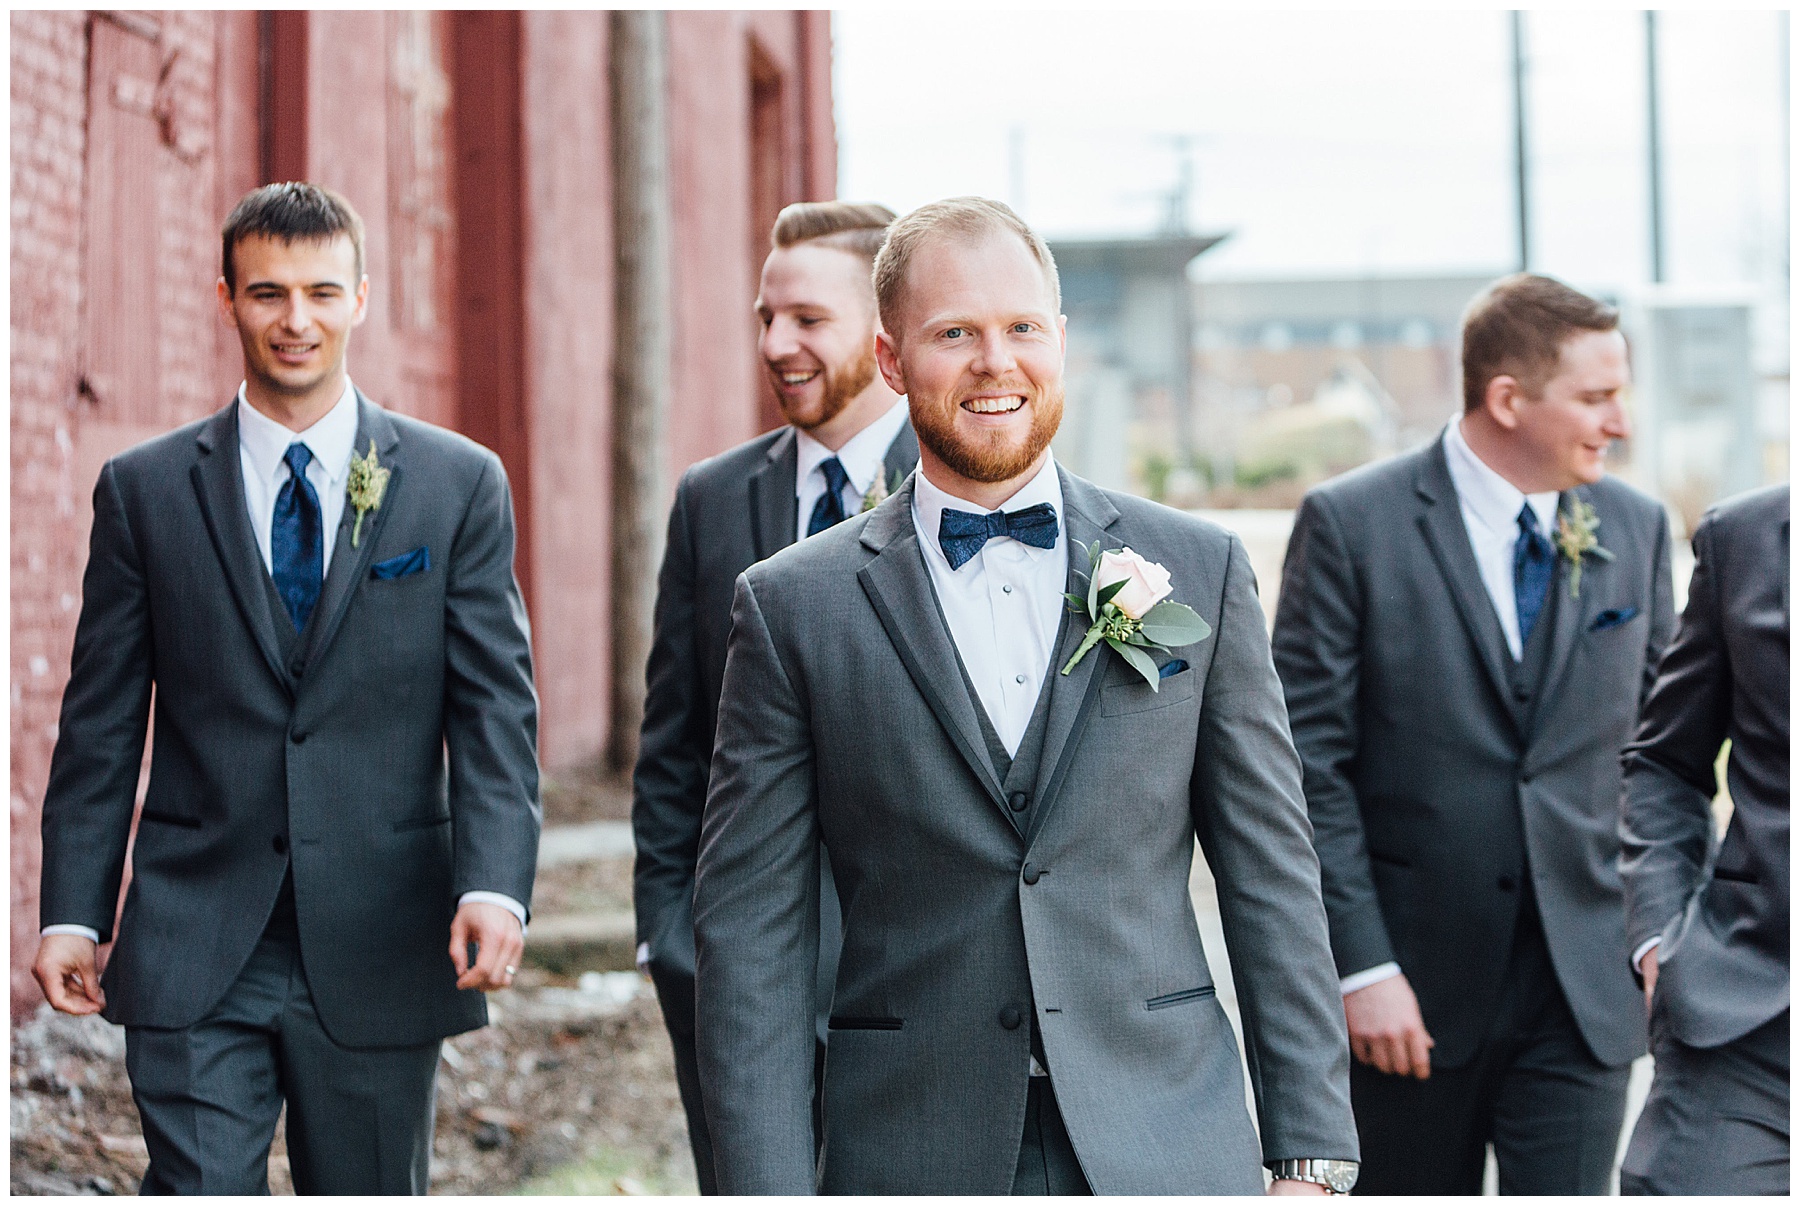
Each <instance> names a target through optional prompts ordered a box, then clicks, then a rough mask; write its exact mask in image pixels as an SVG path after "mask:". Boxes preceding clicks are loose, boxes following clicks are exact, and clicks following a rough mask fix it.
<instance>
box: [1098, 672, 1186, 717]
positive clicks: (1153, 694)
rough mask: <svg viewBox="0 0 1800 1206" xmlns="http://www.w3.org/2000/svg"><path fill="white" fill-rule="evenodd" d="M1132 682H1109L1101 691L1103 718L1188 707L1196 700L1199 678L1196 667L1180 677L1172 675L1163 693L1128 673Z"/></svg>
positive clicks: (1134, 674) (1164, 680) (1127, 680)
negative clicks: (1195, 671) (1187, 703)
mask: <svg viewBox="0 0 1800 1206" xmlns="http://www.w3.org/2000/svg"><path fill="white" fill-rule="evenodd" d="M1127 673H1128V674H1130V676H1131V677H1130V678H1128V679H1122V680H1119V681H1116V682H1108V683H1107V684H1106V685H1104V686H1103V687H1101V688H1100V714H1101V715H1102V716H1129V715H1131V714H1133V713H1134V712H1154V711H1157V710H1158V709H1160V708H1172V707H1174V706H1175V705H1176V704H1179V703H1186V702H1188V701H1189V700H1191V699H1193V698H1194V680H1195V679H1196V678H1197V677H1198V675H1196V674H1195V673H1194V670H1193V669H1192V667H1190V668H1188V669H1186V670H1183V671H1181V672H1180V673H1178V674H1171V675H1170V676H1169V677H1168V678H1165V679H1162V680H1161V682H1160V683H1159V687H1160V689H1159V690H1154V691H1153V690H1151V689H1150V684H1149V683H1147V682H1145V681H1144V680H1143V678H1142V676H1140V675H1139V674H1138V673H1137V672H1136V671H1135V670H1128V671H1127Z"/></svg>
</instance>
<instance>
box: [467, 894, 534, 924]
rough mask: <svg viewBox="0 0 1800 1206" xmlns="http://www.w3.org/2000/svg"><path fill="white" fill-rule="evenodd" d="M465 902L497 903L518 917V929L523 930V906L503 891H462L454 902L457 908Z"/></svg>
mask: <svg viewBox="0 0 1800 1206" xmlns="http://www.w3.org/2000/svg"><path fill="white" fill-rule="evenodd" d="M466 904H491V905H499V906H500V907H501V908H503V909H505V910H506V911H507V912H508V913H511V914H512V915H513V916H514V917H517V918H518V919H519V930H520V932H521V933H523V932H524V930H525V906H524V905H522V904H520V903H519V902H518V901H516V900H514V899H513V898H512V897H510V896H508V895H506V894H505V893H504V892H464V893H463V894H462V897H461V899H459V900H458V901H457V902H456V905H457V907H458V908H461V907H462V906H463V905H466Z"/></svg>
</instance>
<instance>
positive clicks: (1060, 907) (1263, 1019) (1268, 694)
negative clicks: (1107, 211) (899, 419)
mask: <svg viewBox="0 0 1800 1206" xmlns="http://www.w3.org/2000/svg"><path fill="white" fill-rule="evenodd" d="M896 264H900V265H904V268H903V269H902V270H899V271H896V270H895V265H896ZM1053 271H1054V264H1053V263H1052V262H1051V261H1050V257H1049V253H1048V251H1047V250H1045V249H1044V248H1043V245H1042V240H1040V239H1038V238H1037V236H1036V235H1035V234H1033V233H1032V232H1031V231H1030V229H1029V228H1028V227H1026V226H1025V225H1024V223H1022V222H1020V221H1019V219H1018V218H1017V216H1016V215H1014V214H1013V213H1012V211H1011V210H1009V209H1007V208H1006V207H1005V206H1003V205H1000V204H998V203H996V202H992V201H987V200H982V199H979V198H957V199H954V200H950V201H943V202H937V203H934V204H932V205H927V206H924V207H922V208H921V209H918V210H915V211H914V212H913V213H911V214H909V215H907V216H906V217H904V218H901V219H900V220H899V221H898V222H896V223H895V224H894V226H893V228H892V229H891V230H890V231H889V234H888V241H887V243H886V244H884V246H883V248H882V251H881V255H880V257H879V260H878V262H877V268H876V273H875V279H876V282H877V288H878V289H879V290H880V297H881V323H882V330H881V335H880V342H879V345H878V346H879V353H878V354H879V357H880V365H881V372H882V375H883V376H884V377H885V378H886V379H887V381H888V384H889V385H890V386H891V387H892V388H894V389H895V390H896V391H903V392H904V393H905V394H906V396H907V405H908V409H909V411H910V413H911V415H912V418H913V424H914V427H915V429H916V430H917V432H918V437H919V468H918V471H917V472H915V473H914V474H913V475H912V477H911V478H910V479H908V481H907V482H906V483H905V484H904V485H903V486H902V487H901V488H900V490H899V491H898V492H897V493H896V494H895V496H894V497H893V498H892V499H891V500H890V501H888V502H887V503H886V504H884V505H882V506H880V507H877V508H875V509H874V510H873V511H871V512H870V513H868V514H866V515H862V516H858V517H857V518H855V519H853V520H851V521H849V522H848V523H845V524H842V525H840V526H838V527H836V528H833V529H832V530H831V531H829V532H826V533H824V534H823V535H821V536H819V537H818V538H817V539H816V540H808V541H805V542H803V543H801V544H799V545H797V546H795V547H794V548H791V549H787V550H785V551H783V552H781V553H779V554H777V555H776V556H774V557H772V558H770V559H769V560H767V561H764V562H761V563H760V564H757V565H754V566H751V567H750V568H749V569H748V570H746V571H745V572H744V573H743V574H742V575H741V576H740V577H739V578H738V580H737V590H736V596H735V599H734V601H733V604H732V617H733V626H732V631H731V643H730V654H729V657H728V659H727V664H726V668H725V679H724V686H723V692H722V694H721V698H720V707H719V718H718V745H717V751H716V753H715V755H714V758H713V767H712V784H711V789H710V792H709V795H708V797H707V802H706V816H705V825H704V833H703V836H702V841H701V847H700V865H699V873H698V878H697V881H696V885H695V892H694V922H695V933H696V942H697V946H698V954H699V959H698V973H699V993H700V997H699V1004H700V1010H699V1023H700V1028H699V1053H700V1071H701V1087H702V1089H703V1090H704V1092H705V1095H706V1110H707V1120H708V1122H709V1123H710V1125H711V1127H712V1135H713V1143H714V1153H715V1157H716V1160H717V1163H718V1176H719V1185H720V1188H721V1189H722V1190H723V1191H725V1192H727V1193H733V1194H799V1193H812V1192H814V1191H815V1190H817V1191H818V1192H822V1193H834V1194H835V1193H853V1194H902V1193H904V1194H915V1193H931V1194H1001V1193H1008V1192H1009V1191H1010V1192H1012V1193H1017V1194H1033V1195H1044V1194H1051V1195H1067V1194H1085V1193H1089V1192H1098V1193H1104V1194H1152V1193H1156V1194H1167V1193H1185V1194H1224V1193H1231V1194H1253V1193H1261V1192H1262V1191H1263V1187H1264V1179H1263V1170H1264V1168H1265V1167H1268V1168H1269V1169H1271V1171H1272V1172H1273V1174H1274V1187H1275V1190H1276V1191H1277V1192H1281V1193H1315V1194H1319V1193H1325V1192H1327V1190H1328V1189H1336V1190H1339V1191H1342V1190H1344V1189H1347V1188H1349V1185H1350V1183H1351V1182H1352V1181H1354V1179H1355V1176H1356V1167H1355V1163H1354V1162H1355V1159H1356V1134H1355V1131H1354V1128H1353V1127H1352V1125H1351V1117H1350V1108H1349V1101H1348V1086H1347V1084H1346V1079H1347V1076H1346V1073H1347V1070H1348V1066H1349V1062H1350V1054H1349V1050H1348V1048H1347V1045H1346V1043H1345V1038H1344V1030H1343V1015H1342V1013H1341V1011H1340V1009H1339V1007H1338V1003H1337V985H1336V982H1335V977H1334V976H1333V975H1332V974H1331V968H1330V958H1331V956H1330V950H1329V948H1328V945H1327V939H1326V929H1325V912H1324V909H1323V907H1322V906H1321V904H1320V901H1319V881H1318V865H1317V859H1316V857H1315V855H1314V853H1313V850H1312V846H1311V843H1310V842H1309V841H1308V834H1307V828H1306V815H1305V808H1304V803H1303V801H1302V798H1301V792H1300V764H1299V759H1297V758H1296V757H1295V756H1294V750H1293V746H1292V745H1291V744H1290V742H1289V741H1288V737H1287V729H1286V726H1285V724H1284V723H1283V718H1282V708H1281V688H1280V684H1279V683H1278V682H1277V681H1276V679H1275V672H1274V668H1273V667H1272V666H1271V665H1270V664H1269V652H1268V637H1267V633H1266V630H1265V628H1264V625H1263V618H1262V609H1261V608H1260V607H1259V606H1258V604H1257V602H1256V585H1255V582H1254V580H1253V579H1252V576H1251V573H1250V566H1249V561H1248V558H1247V557H1246V556H1245V553H1244V549H1243V546H1242V545H1241V544H1239V543H1238V541H1237V540H1236V538H1234V537H1233V536H1231V534H1230V533H1228V532H1226V531H1224V530H1223V529H1220V528H1218V527H1216V526H1214V525H1212V524H1209V523H1206V522H1204V521H1201V520H1198V519H1195V518H1193V517H1192V516H1189V515H1183V514H1181V513H1180V512H1177V511H1172V510H1170V509H1169V508H1167V507H1162V506H1158V505H1157V504H1155V503H1148V502H1145V501H1144V500H1142V499H1139V498H1133V497H1131V496H1129V495H1125V494H1117V493H1113V492H1111V491H1106V490H1101V489H1099V488H1097V487H1095V486H1093V485H1091V484H1090V483H1088V482H1084V481H1082V480H1081V479H1080V478H1078V477H1076V476H1074V475H1073V474H1070V473H1066V472H1063V471H1062V470H1060V469H1059V468H1058V467H1057V465H1056V462H1055V459H1054V457H1053V456H1052V455H1051V452H1050V440H1051V437H1052V436H1053V435H1054V434H1055V432H1056V427H1057V422H1058V420H1060V418H1061V416H1062V412H1063V356H1064V350H1065V338H1064V336H1065V329H1064V319H1063V317H1062V315H1061V314H1059V313H1058V305H1057V297H1056V289H1055V284H1054V275H1053ZM896 283H897V285H898V287H897V288H895V287H893V286H894V285H895V284H896ZM1090 549H1091V550H1093V556H1092V558H1090V554H1089V552H1088V550H1090ZM1095 559H1098V560H1099V566H1098V568H1096V566H1095ZM1114 572H1116V573H1120V574H1124V575H1127V576H1126V577H1121V578H1119V580H1118V581H1119V585H1118V586H1117V587H1114V586H1112V585H1109V584H1108V582H1107V581H1106V580H1105V579H1106V576H1107V575H1108V574H1109V573H1114ZM1090 573H1091V574H1092V576H1093V587H1094V591H1093V592H1089V590H1088V587H1087V585H1086V584H1084V583H1083V581H1082V577H1083V576H1086V575H1089V574H1090ZM1078 575H1080V576H1078ZM1128 582H1129V583H1130V584H1129V585H1128ZM1075 590H1079V591H1082V592H1083V595H1082V597H1083V598H1086V599H1089V600H1099V599H1104V600H1106V601H1105V602H1090V605H1089V606H1090V607H1092V608H1098V609H1100V613H1101V616H1102V617H1103V619H1104V623H1105V624H1106V625H1107V630H1108V631H1110V632H1111V633H1112V634H1113V636H1114V638H1115V640H1114V642H1113V643H1108V644H1099V643H1097V639H1096V638H1095V637H1093V636H1091V635H1090V632H1091V627H1090V625H1091V621H1092V619H1093V618H1094V617H1092V616H1089V615H1087V614H1086V612H1085V610H1084V613H1083V616H1082V618H1080V619H1077V618H1076V617H1075V615H1074V613H1073V612H1071V611H1070V610H1069V608H1068V607H1067V606H1066V605H1065V597H1066V596H1065V592H1069V591H1075ZM1171 591H1172V592H1173V593H1174V595H1175V599H1174V600H1168V599H1164V598H1163V596H1164V595H1166V594H1168V593H1170V592H1171ZM1184 605H1191V609H1190V606H1184ZM1137 621H1141V622H1142V624H1143V626H1144V627H1143V628H1142V630H1141V631H1142V633H1152V632H1154V633H1155V634H1156V638H1155V639H1156V640H1157V641H1158V642H1159V643H1158V644H1156V645H1155V646H1154V648H1152V647H1150V646H1140V645H1135V644H1126V643H1125V638H1127V637H1130V636H1131V634H1132V633H1133V632H1134V631H1138V630H1136V629H1133V627H1132V624H1133V623H1134V622H1137ZM1164 624H1167V625H1169V627H1168V628H1166V629H1165V628H1163V627H1162V625H1164ZM1146 639H1149V638H1148V637H1146ZM1164 641H1166V642H1168V644H1167V645H1166V646H1165V645H1164V644H1161V643H1160V642H1164ZM1121 650H1124V651H1126V652H1121ZM1196 837H1197V838H1198V840H1199V844H1200V846H1201V847H1202V848H1203V849H1204V851H1205V856H1206V860H1207V863H1208V865H1209V866H1210V867H1211V868H1212V870H1213V873H1214V876H1215V878H1216V879H1217V881H1218V885H1219V905H1220V911H1221V913H1222V915H1223V918H1224V924H1225V933H1226V937H1227V941H1228V942H1229V944H1230V955H1231V962H1232V970H1233V973H1234V979H1235V982H1236V985H1237V993H1238V1001H1239V1002H1240V1004H1241V1005H1242V1007H1243V1021H1244V1044H1245V1047H1246V1049H1247V1051H1248V1053H1249V1059H1250V1067H1251V1068H1252V1070H1253V1072H1254V1075H1255V1086H1256V1106H1257V1112H1258V1115H1259V1118H1260V1122H1261V1128H1260V1134H1259V1132H1258V1129H1257V1128H1256V1127H1254V1126H1253V1125H1252V1124H1251V1121H1250V1115H1249V1111H1248V1110H1246V1109H1245V1101H1244V1099H1245V1083H1244V1070H1243V1063H1242V1062H1241V1061H1240V1059H1239V1056H1238V1045H1237V1042H1236V1041H1235V1039H1234V1036H1233V1034H1232V1029H1231V1024H1230V1022H1229V1021H1227V1019H1226V1016H1225V1013H1224V1011H1223V1009H1222V1008H1221V1006H1220V1005H1219V1002H1218V1000H1217V999H1216V995H1215V993H1214V990H1213V973H1212V970H1211V968H1210V967H1209V965H1208V962H1207V955H1206V952H1205V950H1204V949H1203V947H1202V944H1201V941H1200V932H1199V929H1198V928H1197V926H1196V924H1195V920H1194V906H1193V900H1192V897H1191V896H1190V895H1189V873H1190V871H1191V870H1192V867H1193V858H1194V847H1195V840H1196ZM824 862H829V864H830V866H831V867H832V870H833V872H834V874H835V877H836V882H837V884H838V887H839V890H840V894H841V898H842V913H841V918H842V925H843V945H842V955H841V958H840V959H839V960H838V964H837V976H836V982H835V992H834V994H833V996H832V998H831V1014H830V1020H829V1026H830V1029H831V1032H832V1033H831V1049H830V1054H829V1058H828V1059H827V1060H826V1063H825V1084H824V1089H823V1098H824V1108H823V1110H822V1111H809V1109H808V1102H809V1099H812V1098H813V1096H814V1092H813V1082H812V1079H811V1077H809V1076H808V1075H807V1074H806V1070H805V1068H804V1062H805V1056H806V1054H807V1053H808V1052H809V1051H810V1050H811V1049H812V1047H813V1023H814V1012H813V1011H814V1006H815V998H814V996H813V993H812V992H811V991H810V990H811V985H810V984H807V983H805V980H806V979H807V978H808V977H810V976H811V974H812V971H813V967H814V963H815V961H817V960H819V958H820V955H821V953H822V948H823V942H824V933H825V922H826V921H828V920H830V918H829V916H828V914H826V913H825V912H824V911H823V910H821V909H820V908H819V906H818V898H817V895H816V892H815V890H814V886H813V885H814V882H815V877H816V876H817V874H818V870H817V868H818V866H819V865H820V864H821V863H824ZM815 1152H817V1153H818V1155H817V1158H816V1160H815Z"/></svg>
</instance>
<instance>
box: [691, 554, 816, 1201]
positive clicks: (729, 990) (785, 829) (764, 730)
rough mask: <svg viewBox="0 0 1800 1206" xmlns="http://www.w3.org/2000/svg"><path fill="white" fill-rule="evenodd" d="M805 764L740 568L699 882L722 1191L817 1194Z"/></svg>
mask: <svg viewBox="0 0 1800 1206" xmlns="http://www.w3.org/2000/svg"><path fill="white" fill-rule="evenodd" d="M814 765H815V764H814V754H813V745H812V733H811V718H810V715H809V709H808V707H807V704H806V701H805V700H804V698H803V697H802V696H801V694H800V693H799V692H798V691H796V689H795V686H794V683H793V681H792V679H791V678H790V676H789V673H788V670H787V668H786V667H785V666H784V665H783V663H782V660H781V658H780V656H779V655H778V653H777V648H776V643H775V640H774V638H773V637H772V636H771V634H770V630H769V626H768V624H767V623H766V621H765V617H764V614H763V612H762V610H761V608H760V607H759V606H758V600H757V597H756V593H755V591H754V590H753V589H752V587H751V584H750V580H749V578H748V577H747V576H740V577H739V578H738V581H737V595H736V598H735V599H734V601H733V603H732V628H731V643H730V649H729V652H728V654H727V655H726V659H725V685H724V692H723V695H722V698H721V700H720V703H719V729H718V738H717V741H716V743H715V745H714V752H713V761H712V783H711V786H710V788H709V789H708V792H707V798H706V814H705V818H704V821H703V825H702V829H701V836H700V865H699V873H698V877H697V880H696V883H695V889H694V939H695V944H696V947H697V954H698V958H697V961H696V962H697V990H696V998H695V1000H696V1019H695V1032H696V1038H695V1045H696V1048H697V1051H698V1056H699V1064H700V1087H701V1092H702V1094H703V1097H704V1100H705V1105H706V1120H707V1124H708V1126H709V1127H710V1129H711V1131H712V1144H713V1160H714V1164H715V1167H716V1169H717V1171H718V1177H719V1192H721V1193H727V1194H806V1193H812V1192H813V1191H814V1178H813V1127H812V1096H813V1044H814V1041H815V1040H814V1010H815V1008H816V1002H815V1000H814V979H815V976H816V971H817V965H818V957H819V868H818V860H819V839H818V815H817V811H816V793H817V786H816V777H815V770H814Z"/></svg>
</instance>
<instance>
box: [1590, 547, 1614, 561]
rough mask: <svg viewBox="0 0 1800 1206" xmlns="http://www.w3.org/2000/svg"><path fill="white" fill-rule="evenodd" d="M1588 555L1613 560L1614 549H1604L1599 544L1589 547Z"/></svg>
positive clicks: (1603, 559)
mask: <svg viewBox="0 0 1800 1206" xmlns="http://www.w3.org/2000/svg"><path fill="white" fill-rule="evenodd" d="M1588 555H1589V556H1592V557H1598V558H1600V560H1602V561H1611V560H1613V551H1612V550H1611V549H1603V548H1601V547H1600V546H1599V545H1595V546H1594V547H1593V548H1591V549H1589V550H1588Z"/></svg>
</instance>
